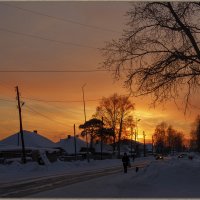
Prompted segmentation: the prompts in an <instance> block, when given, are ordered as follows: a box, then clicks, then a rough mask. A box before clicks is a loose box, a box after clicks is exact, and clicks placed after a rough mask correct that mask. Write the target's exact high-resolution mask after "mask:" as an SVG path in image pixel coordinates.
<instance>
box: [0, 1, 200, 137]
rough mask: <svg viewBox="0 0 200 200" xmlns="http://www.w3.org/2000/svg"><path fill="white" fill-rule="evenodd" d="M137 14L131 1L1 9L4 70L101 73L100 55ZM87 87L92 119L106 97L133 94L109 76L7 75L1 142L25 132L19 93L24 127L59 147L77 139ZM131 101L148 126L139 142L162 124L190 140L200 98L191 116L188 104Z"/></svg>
mask: <svg viewBox="0 0 200 200" xmlns="http://www.w3.org/2000/svg"><path fill="white" fill-rule="evenodd" d="M130 7H131V4H130V3H128V2H109V1H106V2H103V1H102V2H90V1H85V2H84V1H81V2H45V1H44V2H0V19H1V21H0V52H1V53H0V70H69V71H70V70H75V71H81V70H83V71H84V70H96V69H98V68H99V67H101V63H102V62H103V57H102V55H101V53H100V51H99V48H102V47H104V46H105V42H107V41H110V40H112V39H117V38H119V37H120V35H121V34H122V30H123V29H125V28H126V23H127V22H128V18H127V16H125V14H126V12H127V11H128V10H129V8H130ZM85 83H86V86H85V99H86V115H87V119H90V118H91V117H92V115H93V114H94V113H95V108H96V107H97V106H98V102H99V100H100V99H101V98H102V97H109V96H110V95H112V94H113V93H118V94H123V95H124V94H128V91H127V90H126V89H125V88H123V81H122V80H120V81H116V80H114V79H113V77H112V74H111V73H109V72H105V71H101V72H100V71H99V72H98V71H96V72H94V71H93V72H63V73H56V72H54V73H45V72H44V73H14V72H13V73H5V72H0V139H3V138H5V137H7V136H9V135H11V134H13V133H16V132H18V131H19V120H18V111H17V107H16V105H17V102H16V99H15V98H16V92H15V86H17V85H18V86H19V90H20V93H21V98H22V101H24V102H25V105H24V106H23V107H22V115H23V128H24V129H25V130H30V131H31V130H38V132H39V133H40V134H42V135H44V136H46V137H48V138H49V139H51V140H53V141H58V140H59V139H60V138H65V137H66V136H67V135H69V134H73V124H76V126H77V127H78V126H79V125H80V124H82V123H83V122H84V112H83V102H82V89H81V87H82V86H83V85H84V84H85ZM34 99H35V100H34ZM36 100H43V101H36ZM53 101H65V102H53ZM131 101H132V102H134V103H135V108H136V109H135V112H134V113H133V115H134V117H135V118H137V119H141V121H140V122H139V123H138V128H139V134H140V135H139V137H140V138H142V131H145V133H146V135H147V136H146V137H147V139H150V138H151V135H152V133H153V131H154V129H155V126H156V125H157V124H158V123H160V122H162V121H166V122H167V123H169V124H171V125H172V126H173V127H174V128H175V129H177V130H180V131H183V133H184V134H185V136H186V137H188V136H189V132H190V129H191V123H192V122H193V121H194V120H195V118H196V115H197V114H198V113H199V108H200V105H198V104H200V103H199V101H198V95H196V96H195V97H194V98H193V100H192V104H193V105H194V106H195V107H193V108H190V110H189V111H188V112H187V114H186V115H184V111H183V106H184V105H183V104H182V100H181V99H177V103H178V107H177V105H175V103H174V102H168V103H167V104H165V105H158V106H156V107H155V108H150V106H149V105H150V103H151V99H150V97H142V98H133V97H131ZM79 132H80V130H78V128H77V133H79Z"/></svg>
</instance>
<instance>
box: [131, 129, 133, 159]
mask: <svg viewBox="0 0 200 200" xmlns="http://www.w3.org/2000/svg"><path fill="white" fill-rule="evenodd" d="M132 157H133V127H132V126H131V158H132Z"/></svg>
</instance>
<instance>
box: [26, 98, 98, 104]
mask: <svg viewBox="0 0 200 200" xmlns="http://www.w3.org/2000/svg"><path fill="white" fill-rule="evenodd" d="M22 98H24V99H28V100H33V101H40V102H49V103H80V102H83V101H82V100H72V101H69V100H44V99H35V98H29V97H22ZM100 100H101V99H88V100H86V101H100Z"/></svg>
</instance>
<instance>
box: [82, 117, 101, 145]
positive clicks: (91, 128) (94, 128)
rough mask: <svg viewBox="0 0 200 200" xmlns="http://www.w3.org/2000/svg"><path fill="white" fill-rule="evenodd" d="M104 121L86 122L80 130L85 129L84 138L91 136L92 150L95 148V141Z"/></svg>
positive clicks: (92, 120) (91, 120)
mask: <svg viewBox="0 0 200 200" xmlns="http://www.w3.org/2000/svg"><path fill="white" fill-rule="evenodd" d="M102 125H103V123H102V121H101V120H99V119H96V118H93V119H90V120H89V121H86V122H85V123H84V124H81V125H80V126H79V128H80V129H83V131H82V132H81V135H82V136H85V135H86V134H88V135H90V148H91V149H92V148H93V141H94V139H95V138H96V137H97V135H98V133H99V130H100V129H101V128H102Z"/></svg>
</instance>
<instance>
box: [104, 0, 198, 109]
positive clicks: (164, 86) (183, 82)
mask: <svg viewBox="0 0 200 200" xmlns="http://www.w3.org/2000/svg"><path fill="white" fill-rule="evenodd" d="M132 5H133V6H132V8H131V9H130V11H129V12H127V15H128V16H129V17H130V20H129V23H128V28H127V30H124V32H123V35H122V37H121V38H120V39H119V40H112V41H111V42H108V43H107V45H106V47H105V48H104V49H102V51H103V55H104V57H105V60H104V63H103V66H104V67H105V68H106V69H108V70H111V71H112V70H113V69H114V75H115V77H116V78H119V77H125V84H126V86H127V87H129V89H130V91H131V92H132V93H133V94H134V95H146V94H153V96H154V99H153V100H154V101H153V102H154V103H155V102H157V101H159V102H162V101H166V100H168V99H171V98H173V99H174V97H176V96H177V95H178V94H179V91H181V92H183V91H184V90H183V89H182V88H184V87H187V88H186V90H185V91H186V92H185V97H186V104H185V105H186V107H185V109H186V108H187V106H188V101H189V97H190V94H191V93H192V92H195V89H196V88H198V87H199V84H200V82H199V77H200V47H199V44H200V23H199V21H200V3H199V2H178V1H177V2H134V3H133V4H132ZM180 89H181V90H180Z"/></svg>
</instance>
